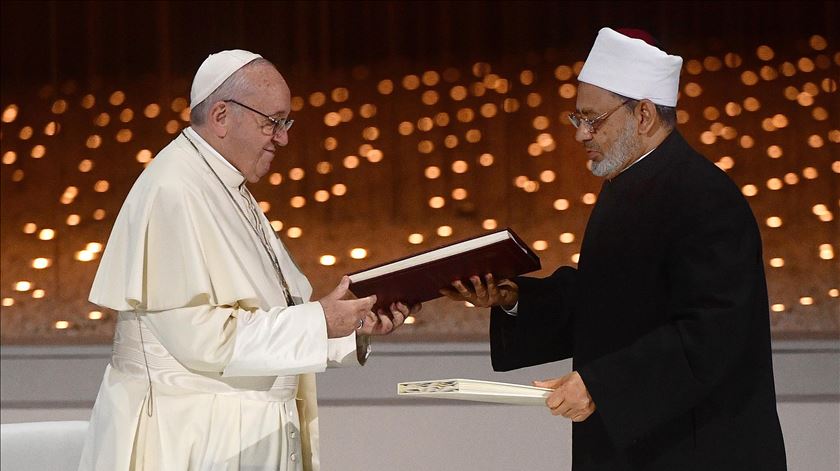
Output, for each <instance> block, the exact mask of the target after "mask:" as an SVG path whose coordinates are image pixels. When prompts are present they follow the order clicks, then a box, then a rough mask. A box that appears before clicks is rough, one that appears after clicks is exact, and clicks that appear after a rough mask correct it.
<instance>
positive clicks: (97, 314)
mask: <svg viewBox="0 0 840 471" xmlns="http://www.w3.org/2000/svg"><path fill="white" fill-rule="evenodd" d="M828 295H829V296H830V297H832V298H837V297H838V296H840V290H838V289H837V288H832V289H830V290H829V291H828ZM14 303H15V300H14V298H3V300H2V305H3V306H4V307H10V306H13V305H14ZM799 304H800V305H802V306H813V305H814V304H815V300H814V298H813V297H812V296H802V297H800V298H799ZM465 305H466V306H467V307H474V306H473V305H472V304H470V303H468V302H467V303H465ZM785 309H787V307H786V306H785V305H784V304H781V303H775V304H773V305H771V306H770V310H771V311H773V312H776V313H779V312H784V311H785ZM87 318H88V319H90V320H94V321H98V320H103V319H105V315H104V314H103V313H102V311H90V312H88V314H87ZM414 323H415V319H414V317H413V316H411V317H409V318H408V319H406V324H414ZM53 327H54V328H55V329H56V330H66V329H69V328H70V327H72V323H71V322H70V321H66V320H59V321H55V323H54V324H53Z"/></svg>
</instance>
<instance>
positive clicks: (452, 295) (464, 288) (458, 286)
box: [440, 273, 519, 309]
mask: <svg viewBox="0 0 840 471" xmlns="http://www.w3.org/2000/svg"><path fill="white" fill-rule="evenodd" d="M484 280H485V281H486V284H485V283H483V282H482V280H481V277H479V276H471V277H470V285H469V286H468V285H466V284H464V283H462V282H461V281H460V280H458V281H455V282H453V283H452V288H444V289H442V290H440V294H442V295H444V296H446V297H447V298H449V299H452V300H455V301H467V302H469V303H470V304H472V305H473V306H475V307H490V306H502V307H505V308H508V309H510V308H512V307H513V306H515V305H516V303H517V302H518V301H519V287H518V286H516V283H514V282H512V281H510V280H502V281H500V282H499V283H498V284H496V280H495V279H493V275H492V274H491V273H488V274H487V275H485V276H484Z"/></svg>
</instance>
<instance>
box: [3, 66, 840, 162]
mask: <svg viewBox="0 0 840 471" xmlns="http://www.w3.org/2000/svg"><path fill="white" fill-rule="evenodd" d="M563 87H568V88H566V89H564V88H563ZM563 87H561V90H560V95H561V96H563V97H564V98H572V97H574V95H575V94H576V87H575V86H574V85H571V84H566V85H564V86H563ZM456 89H457V87H456V88H453V90H456ZM822 89H823V90H824V91H826V92H835V91H836V90H837V81H836V80H834V79H829V78H826V79H824V80H823V81H822ZM336 90H339V89H336ZM340 90H345V93H346V89H343V88H342V89H340ZM819 90H820V89H819V87H818V86H817V85H816V84H814V83H812V82H808V83H806V84H805V85H804V86H803V90H802V91H799V90H798V89H797V88H796V87H793V86H788V87H787V88H786V89H785V96H786V97H787V98H788V99H790V100H797V101H798V102H799V104H800V105H802V106H811V105H812V104H813V97H814V96H816V95H817V94H818V93H819ZM316 93H321V92H316ZM685 93H686V94H687V95H688V96H691V97H696V96H699V95H700V94H701V93H702V87H700V85H698V84H696V83H689V84H687V85H686V86H685ZM115 94H122V92H115ZM455 96H458V97H460V95H455ZM112 102H114V100H113V95H112ZM59 103H63V105H61V106H57V104H59ZM527 103H528V106H530V107H534V108H535V107H537V106H539V105H540V104H541V103H542V97H541V96H540V95H539V94H538V93H530V94H528V97H527ZM427 104H432V103H427ZM183 106H186V100H184V99H183V98H178V99H176V100H175V101H173V106H172V107H173V109H179V108H181V107H183ZM518 107H519V103H518V101H517V100H515V99H506V100H505V102H504V104H503V108H504V109H505V111H507V112H513V111H516V110H517V109H518ZM159 108H160V107H159V105H157V104H150V105H148V106H147V107H146V113H145V114H146V115H147V116H149V117H154V116H156V115H157V114H156V113H157V112H159ZM743 108H746V109H747V110H748V111H757V110H758V109H759V108H760V103H759V101H758V100H757V99H755V98H753V97H748V98H746V99H745V100H744V105H743ZM65 109H66V101H65V100H63V99H62V100H58V101H56V102H55V103H54V104H53V111H60V112H63V111H64V110H65ZM150 110H151V111H150ZM725 111H726V113H727V114H728V115H729V116H737V115H739V114H740V113H741V105H740V104H738V103H735V102H729V103H727V104H726V106H725ZM181 112H182V116H181V118H182V120H184V121H189V109H188V108H184V109H182V111H181ZM133 113H134V112H133V111H132V110H131V109H130V108H126V109H124V110H123V111H122V112H121V113H120V120H121V121H123V122H129V121H131V119H133V116H134V115H133ZM360 113H361V114H362V115H363V116H364V117H372V116H375V114H376V106H375V105H372V104H364V105H362V106H361V107H360ZM496 113H497V107H496V105H495V104H494V103H485V104H484V105H482V106H481V107H480V114H481V115H482V116H484V117H486V118H490V117H493V116H495V114H496ZM17 114H18V106H17V105H15V104H12V105H9V106H7V107H6V109H5V110H4V112H3V118H4V121H7V122H12V121H14V120H15V119H16V117H17ZM567 114H568V112H564V113H562V114H561V115H560V122H561V123H563V124H568V123H567V122H566V121H567V120H566V119H564V118H565V116H566V115H567ZM703 115H704V117H705V118H706V119H708V120H715V119H717V118H718V117H719V116H720V112H719V111H718V110H717V108H715V107H712V106H709V107H706V108H705V109H704V110H703ZM812 115H813V117H814V119H816V120H818V121H823V120H825V119H828V112H827V111H826V110H825V109H824V108H822V107H815V108H814V110H813V112H812ZM352 116H353V112H352V110H350V109H349V108H342V109H341V110H339V111H338V112H330V113H327V114H326V115H325V118H324V121H325V123H326V124H327V125H328V126H335V125H337V124H339V123H340V122H347V121H349V120H351V119H352ZM456 116H457V119H458V120H459V121H461V122H464V123H467V122H471V121H472V120H473V119H474V117H475V113H474V112H473V110H472V109H470V108H462V109H460V110H459V111H458V112H457V113H456ZM677 118H678V121H679V122H680V123H685V122H687V121H688V120H689V115H688V113H687V112H686V111H685V110H679V111H678V114H677ZM109 121H110V116H109V115H108V114H107V113H104V112H103V113H100V114H99V115H98V116H97V118H96V119H95V120H94V123H95V124H96V125H97V126H106V125H107V124H108V122H109ZM434 124H437V125H438V126H446V125H448V124H449V115H448V114H447V113H438V114H437V115H436V116H435V120H434ZM532 124H533V126H534V128H535V129H541V130H542V129H545V128H547V127H548V118H546V117H545V116H538V117H536V118H534V120H533V123H532ZM715 126H716V127H718V128H720V129H719V130H717V131H715V130H714V129H712V131H711V132H706V133H704V134H703V135H701V140H702V141H703V142H704V143H706V144H710V143H712V142H714V136H713V134H714V135H721V136H723V137H724V138H727V139H732V138H734V137H735V135H736V133H734V132H733V131H734V128H731V127H729V126H723V125H722V124H720V123H715V124H714V125H713V128H714V127H715ZM786 126H787V118H786V117H785V116H784V115H782V114H777V115H775V116H774V117H773V118H765V119H764V120H763V121H762V128H763V129H764V130H765V131H768V132H771V131H775V130H777V129H780V128H783V127H786ZM432 127H433V121H432V119H431V118H429V117H423V118H420V119H419V120H418V122H417V129H419V130H421V131H429V130H431V129H432ZM59 128H60V125H59V124H58V123H56V122H54V121H51V122H49V123H47V125H46V126H45V127H44V134H46V135H48V136H52V135H55V134H56V133H57V132H58V129H59ZM179 129H180V124H179V123H178V122H177V121H175V120H172V121H170V122H169V123H167V125H166V131H167V132H169V133H170V134H174V133H176V132H178V130H179ZM413 130H414V124H413V123H411V122H409V121H403V122H401V123H400V124H399V125H398V132H399V133H400V134H401V135H404V136H405V135H409V134H411V133H412V132H413ZM477 132H478V130H470V131H468V132H467V135H466V139H467V141H468V142H478V141H479V140H480V139H481V136H480V132H478V133H477ZM33 135H34V130H33V129H32V127H31V126H24V127H23V128H22V129H21V130H20V132H19V133H18V136H19V138H20V139H21V140H28V139H30V138H32V136H33ZM132 137H133V133H132V132H131V130H129V129H121V130H120V131H118V132H117V134H116V140H117V141H118V142H123V143H124V142H129V141H130V140H131V139H132ZM362 137H363V138H365V139H367V140H370V141H373V140H376V139H377V138H378V137H379V129H378V128H376V127H373V126H371V127H367V128H365V129H364V130H363V131H362ZM817 137H818V136H817ZM453 138H455V136H454V135H450V136H447V138H446V141H448V142H447V147H449V148H453V147H455V145H457V141H455V142H453ZM455 139H457V138H455ZM813 140H814V136H811V137H809V143H812V142H813ZM832 140H835V142H836V139H832ZM101 145H102V137H101V136H100V135H98V134H93V135H91V136H89V137H88V138H87V141H86V146H87V147H88V148H90V149H96V148H98V147H100V146H101ZM812 146H813V145H812ZM332 147H334V146H332ZM814 147H816V146H814ZM328 150H329V149H328ZM427 152H428V151H427ZM31 154H32V156H33V157H34V158H41V157H43V156H44V155H45V148H44V146H42V145H38V146H36V147H35V148H33V150H32V152H31ZM10 159H12V154H8V153H6V155H4V161H6V163H10V162H8V160H10Z"/></svg>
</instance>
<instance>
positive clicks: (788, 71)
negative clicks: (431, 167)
mask: <svg viewBox="0 0 840 471" xmlns="http://www.w3.org/2000/svg"><path fill="white" fill-rule="evenodd" d="M810 43H811V46H812V47H813V48H814V50H816V51H822V50H824V49H825V48H826V46H827V43H826V41H825V38H823V37H821V36H819V35H814V36H813V37H812V38H811V39H810ZM756 55H757V56H758V58H759V59H761V60H763V61H769V60H771V59H773V58H774V56H775V52H774V51H773V49H772V48H771V47H769V46H766V45H762V46H759V47H758V48H757V49H756ZM834 61H835V62H836V63H837V64H838V65H840V53H835V59H834ZM742 62H743V61H742V58H741V57H740V55H738V54H736V53H727V54H726V55H725V56H724V59H723V61H721V60H720V59H719V58H717V57H714V56H709V57H706V58H705V59H704V60H703V61H702V62H701V61H699V60H697V59H692V60H689V61H687V62H686V65H685V68H686V71H687V72H688V73H689V74H691V75H699V74H700V73H702V71H703V69H704V68H705V69H706V70H708V71H718V70H720V69H721V68H722V65H723V64H726V66H727V67H729V68H738V67H740V66H741V64H742ZM582 66H583V62H581V61H578V62H576V63H575V64H574V65H573V66H571V67H570V66H566V65H561V66H558V67H557V68H556V69H555V71H554V75H555V77H556V78H557V80H560V81H566V80H570V79H571V78H572V76H573V74H574V75H576V74H578V73H579V72H580V69H581V67H582ZM830 66H831V59H830V58H829V57H828V56H827V55H824V54H820V55H819V56H817V59H816V61H814V60H813V59H811V58H809V57H801V58H800V59H799V60H798V61H797V63H796V64H793V63H792V62H789V61H786V62H783V63H782V64H781V65H780V66H778V68H774V67H771V66H768V65H765V66H763V67H762V68H761V69H760V71H759V73H758V74H756V73H755V72H753V71H744V72H743V73H742V75H741V77H742V82H743V83H744V84H746V85H754V84H755V83H757V82H758V77H759V76H760V77H761V78H763V79H764V80H773V79H775V78H776V77H777V76H778V73H781V74H782V75H784V76H786V77H792V76H794V75H795V74H796V72H797V70H799V71H802V72H805V73H809V72H813V71H814V70H815V69H816V68H820V69H828V68H829V67H830ZM490 70H491V66H490V64H487V63H483V62H479V63H476V64H475V65H474V66H473V74H474V75H475V76H476V77H478V78H483V80H482V82H478V83H477V84H473V86H472V87H471V88H473V90H472V91H473V92H474V94H477V95H478V96H481V95H483V90H484V89H485V88H490V89H496V90H497V91H498V92H499V93H506V92H507V89H508V86H507V84H508V81H507V80H506V79H502V78H500V77H499V76H498V75H496V74H492V73H490ZM459 77H460V72H458V70H457V69H454V68H450V69H447V70H446V71H445V72H444V74H443V78H444V80H446V81H447V82H455V81H457V80H458V79H459ZM440 78H441V76H440V74H438V72H436V71H426V72H424V73H423V74H422V77H418V76H417V75H414V74H410V75H407V76H405V77H403V79H402V85H403V87H404V88H405V89H406V90H415V89H417V88H418V87H419V86H420V84H421V83H422V84H423V85H426V86H435V85H437V84H438V83H439V81H440ZM519 80H520V82H521V83H522V84H523V85H530V84H532V83H533V81H534V74H533V72H532V71H530V70H523V71H522V72H521V73H520V76H519ZM475 85H481V86H480V87H476V86H475ZM377 89H378V91H379V92H380V93H381V94H384V95H387V94H390V93H392V92H393V90H394V84H393V81H391V80H390V79H385V80H381V81H380V82H379V84H378V86H377ZM834 89H835V90H836V83H835V85H834ZM695 90H696V89H695V87H694V86H693V85H692V86H689V87H687V89H686V92H687V93H688V94H689V96H692V95H693V92H694V91H695ZM826 91H828V90H826ZM466 92H467V90H466V88H464V87H463V86H460V85H459V86H456V87H453V89H452V90H451V91H450V95H451V96H452V98H453V99H455V100H458V101H460V100H462V99H464V98H465V97H466ZM330 95H331V98H332V100H333V101H334V102H336V103H341V102H344V101H347V100H348V99H349V91H348V90H347V88H345V87H338V88H336V89H333V90H332V92H331V94H330ZM811 95H812V96H813V95H814V94H813V93H812V94H811ZM125 100H126V95H125V92H123V91H121V90H117V91H115V92H113V93H112V94H111V95H110V97H109V99H108V102H109V103H110V104H111V105H112V106H120V105H122V104H123V103H124V102H125ZM434 101H436V100H434ZM309 102H310V104H311V105H312V106H314V107H320V106H323V105H324V104H325V103H326V95H325V94H324V93H323V92H315V93H312V94H311V95H310V97H309ZM95 104H96V97H95V96H94V95H93V94H87V95H85V96H84V97H83V98H82V101H81V106H82V107H83V108H85V109H91V108H93V106H94V105H95ZM427 104H428V103H427ZM68 107H69V104H68V102H67V101H66V100H64V99H60V100H57V101H56V102H54V103H53V106H52V111H53V113H55V114H63V113H64V112H66V111H67V109H68ZM302 107H303V98H302V97H294V98H293V99H292V109H293V110H294V111H298V110H300V109H301V108H302ZM371 107H372V108H371ZM171 109H172V111H174V112H176V113H180V114H181V119H182V120H184V121H188V120H189V108H188V102H187V100H186V98H183V97H178V98H176V99H175V100H173V102H172V104H171ZM160 112H161V107H160V105H158V104H156V103H152V104H149V105H147V106H146V108H145V109H144V111H143V113H144V115H145V116H146V117H147V118H155V117H157V116H158V115H159V114H160ZM361 113H362V115H363V116H365V117H371V116H373V115H375V113H376V111H375V106H374V105H365V106H364V107H363V108H362V110H361ZM17 114H18V107H17V105H10V106H8V107H7V108H6V109H5V110H4V112H3V115H2V121H3V122H4V123H11V122H13V121H14V120H15V119H16V117H17ZM328 116H329V118H327V119H326V120H327V121H329V122H335V116H334V115H333V114H328ZM133 117H134V112H133V110H131V109H130V108H126V109H124V110H123V111H122V112H121V113H120V121H122V122H123V123H127V122H130V121H131V120H132V119H133ZM340 120H341V121H346V120H347V119H346V117H341V118H340ZM109 121H110V117H109V116H108V115H107V113H103V114H100V115H99V116H98V117H97V119H96V120H95V122H96V124H97V125H98V126H103V127H104V126H107V125H108V122H109Z"/></svg>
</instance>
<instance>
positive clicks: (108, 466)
mask: <svg viewBox="0 0 840 471" xmlns="http://www.w3.org/2000/svg"><path fill="white" fill-rule="evenodd" d="M185 133H186V134H188V135H189V136H190V139H191V140H192V142H193V143H195V144H196V146H198V148H199V149H200V151H201V154H199V153H198V152H196V150H195V148H193V146H192V145H191V144H190V142H189V140H187V137H185V136H184V135H180V136H178V137H177V138H176V139H174V140H173V141H172V142H171V143H170V144H169V145H168V146H167V147H166V148H164V149H163V150H162V151H161V152H160V153H159V154H158V155H157V157H156V158H155V159H154V161H153V162H152V163H151V164H150V165H149V166H148V168H146V170H145V171H144V172H143V173H142V174H141V175H140V177H139V178H138V179H137V181H136V182H135V184H134V186H133V187H132V189H131V192H130V193H129V195H128V197H127V198H126V201H125V203H124V204H123V207H122V209H121V211H120V214H119V216H118V217H117V220H116V222H115V224H114V228H113V230H112V232H111V237H110V239H109V240H108V244H107V246H106V248H105V252H104V254H103V256H102V260H101V262H100V265H99V270H98V271H97V273H96V278H95V279H94V283H93V287H92V290H91V294H90V300H91V302H93V303H96V304H98V305H100V306H104V307H108V308H111V309H114V310H117V311H120V313H119V317H118V321H117V327H116V332H115V335H114V351H113V355H112V359H111V362H110V364H109V365H108V367H107V369H106V372H105V377H104V379H103V382H102V385H101V387H100V390H99V395H98V396H97V399H96V405H95V406H94V410H93V414H92V417H91V425H90V429H89V432H88V437H87V440H86V442H85V448H84V451H83V453H82V460H81V464H80V467H79V469H80V470H107V471H121V470H131V469H148V470H156V471H157V470H159V471H164V470H169V469H171V470H201V471H204V470H229V469H254V470H256V469H267V468H270V469H281V470H286V469H289V470H300V469H318V467H319V463H318V422H317V405H316V403H315V381H314V375H313V374H312V373H316V372H320V371H323V370H324V369H325V368H326V367H327V366H328V365H329V366H335V365H343V364H358V360H357V355H356V351H357V348H359V349H362V352H363V353H366V352H364V349H365V348H366V347H367V344H366V339H357V338H356V336H355V334H351V335H350V336H348V337H344V338H341V339H329V340H328V339H327V329H326V322H325V319H324V314H323V310H322V308H321V305H320V303H318V302H310V301H309V296H310V295H311V293H312V288H311V286H310V284H309V282H308V281H307V279H306V277H305V276H304V275H303V274H302V273H301V272H300V270H299V269H298V267H297V266H296V265H295V263H294V262H293V261H292V259H291V258H290V257H289V254H288V253H287V251H286V249H285V248H284V247H283V245H282V244H281V242H280V241H279V239H277V238H275V237H273V236H272V237H270V244H271V246H272V249H273V251H274V253H275V254H276V256H277V258H278V260H279V262H280V267H281V270H282V273H283V275H284V277H285V279H286V282H287V283H288V286H289V288H290V292H291V294H292V296H293V298H294V299H295V304H296V305H295V306H291V307H287V306H286V304H287V303H286V300H285V296H284V294H283V292H282V290H281V288H280V284H279V283H278V279H277V276H276V274H275V270H274V268H273V265H272V263H271V261H270V258H269V257H268V255H267V254H266V253H265V250H264V248H263V246H262V244H261V243H260V241H259V239H258V236H257V234H256V232H255V231H254V230H253V229H252V227H251V226H249V223H248V222H247V220H246V219H244V218H243V214H242V212H240V211H239V210H238V209H237V208H236V207H235V206H234V201H231V198H230V196H228V195H227V194H226V192H229V193H230V194H231V195H232V196H233V197H234V200H235V203H236V204H238V205H240V207H242V208H243V209H245V211H246V213H247V209H246V208H247V206H246V202H245V199H244V197H243V196H242V194H240V193H239V187H240V185H242V184H243V183H244V178H243V176H242V175H241V174H240V173H239V172H238V171H236V170H235V169H234V168H233V167H232V166H230V165H229V164H227V162H225V161H223V160H221V159H222V158H221V156H220V155H218V154H214V152H215V150H213V149H212V147H210V146H209V144H207V143H206V142H205V141H204V140H203V139H201V138H200V137H199V136H198V135H197V134H196V133H195V132H194V131H193V130H192V129H187V130H185ZM202 154H203V155H204V158H205V159H206V161H207V163H209V165H210V166H211V167H212V168H213V170H214V171H215V173H216V174H217V175H218V176H219V177H220V178H221V180H222V182H223V184H224V186H223V184H222V183H220V182H219V181H218V179H217V178H216V176H214V175H213V172H211V170H210V169H209V168H208V165H207V163H205V162H204V161H203V160H202V157H201V155H202ZM250 199H251V202H252V203H253V204H256V202H254V201H253V198H250ZM259 218H260V224H262V226H263V229H264V230H266V231H267V234H269V235H273V230H272V229H271V226H270V225H269V223H268V221H267V220H266V218H265V216H263V215H262V213H261V212H260V214H259ZM357 343H358V344H359V345H357ZM150 380H151V388H150V387H149V386H150Z"/></svg>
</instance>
